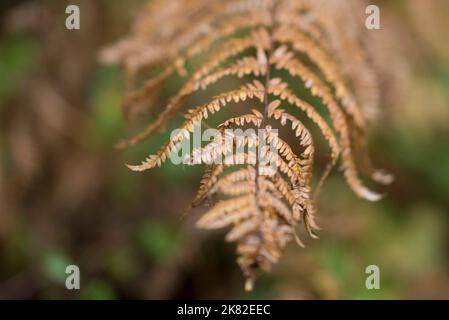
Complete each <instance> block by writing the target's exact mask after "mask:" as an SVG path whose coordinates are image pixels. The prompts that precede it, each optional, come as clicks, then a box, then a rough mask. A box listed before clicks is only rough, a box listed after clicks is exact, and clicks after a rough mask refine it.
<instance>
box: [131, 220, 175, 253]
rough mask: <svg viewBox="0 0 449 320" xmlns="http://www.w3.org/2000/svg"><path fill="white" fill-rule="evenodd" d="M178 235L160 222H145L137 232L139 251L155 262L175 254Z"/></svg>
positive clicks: (171, 228) (170, 227)
mask: <svg viewBox="0 0 449 320" xmlns="http://www.w3.org/2000/svg"><path fill="white" fill-rule="evenodd" d="M178 238H179V234H178V232H177V231H176V229H174V228H173V227H172V226H170V225H168V224H164V223H162V222H156V221H151V222H150V221H148V222H145V223H144V224H143V225H142V226H141V227H140V228H139V230H138V231H137V243H138V246H139V247H140V248H141V250H142V251H143V252H144V253H145V254H146V255H147V256H148V257H150V258H153V259H155V260H157V261H161V260H164V259H165V258H166V257H168V256H171V255H173V254H174V253H175V251H176V249H177V248H178V243H179V241H178V240H179V239H178Z"/></svg>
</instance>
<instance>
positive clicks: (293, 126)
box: [102, 0, 391, 290]
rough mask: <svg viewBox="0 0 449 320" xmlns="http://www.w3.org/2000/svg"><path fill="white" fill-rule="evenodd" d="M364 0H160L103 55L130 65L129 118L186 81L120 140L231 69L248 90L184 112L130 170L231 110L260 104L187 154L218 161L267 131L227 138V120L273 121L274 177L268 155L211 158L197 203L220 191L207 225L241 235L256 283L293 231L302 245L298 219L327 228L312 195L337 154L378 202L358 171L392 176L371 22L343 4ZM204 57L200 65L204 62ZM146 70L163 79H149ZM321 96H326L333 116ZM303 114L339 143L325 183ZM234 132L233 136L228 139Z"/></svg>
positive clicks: (169, 113) (157, 124)
mask: <svg viewBox="0 0 449 320" xmlns="http://www.w3.org/2000/svg"><path fill="white" fill-rule="evenodd" d="M356 2H357V1H342V0H336V1H317V0H313V1H311V0H229V1H221V0H208V1H204V0H182V1H181V0H180V1H162V0H159V1H151V2H150V4H149V5H148V7H147V8H146V10H144V12H142V13H141V15H140V17H139V18H138V19H137V20H136V23H135V25H134V29H133V32H132V34H131V35H130V36H129V37H127V38H126V39H124V40H122V41H121V42H119V43H118V44H117V45H115V46H112V47H111V48H108V49H106V50H105V51H104V52H103V55H102V57H103V59H104V60H105V61H107V62H112V63H120V64H121V65H122V66H123V67H124V70H125V71H126V73H127V76H128V90H127V95H126V97H125V101H124V112H125V114H126V115H127V116H130V117H133V116H135V115H137V114H139V113H141V112H142V108H143V107H142V106H145V107H150V106H152V105H155V101H157V95H158V94H159V93H160V91H161V88H163V87H164V84H165V83H166V81H167V80H168V79H170V78H172V77H174V76H176V75H179V76H181V77H183V78H185V81H184V84H183V85H182V87H181V88H180V89H179V91H178V92H177V93H176V94H175V95H174V96H173V97H172V98H170V99H169V101H168V103H167V105H166V106H165V107H164V108H163V109H162V110H161V111H160V112H159V113H158V114H157V117H156V119H154V120H153V121H151V122H150V123H149V125H148V126H147V127H146V128H145V129H144V130H143V131H142V132H141V133H139V134H137V135H135V136H133V137H130V138H128V139H125V140H123V141H121V142H120V143H119V147H120V148H124V147H129V146H131V145H134V144H136V143H138V142H140V141H142V140H144V139H147V138H149V137H150V136H152V135H153V134H155V133H156V132H159V131H161V130H163V129H164V127H165V126H166V124H167V123H168V122H169V121H170V120H171V119H172V118H174V117H175V116H176V115H177V114H178V113H179V112H180V111H181V110H183V109H185V107H186V102H187V101H188V99H189V98H190V97H191V96H193V95H194V94H195V93H196V92H199V91H204V92H205V91H206V90H208V89H209V87H210V86H211V85H213V84H215V83H217V82H219V81H221V80H223V79H227V78H230V77H234V78H237V79H240V81H241V82H242V84H241V85H240V87H239V88H235V89H233V90H230V91H226V92H222V93H220V94H218V95H215V96H213V97H212V98H210V100H209V101H208V102H205V103H203V104H201V105H199V106H196V107H193V108H191V109H189V110H187V111H186V112H184V114H185V118H186V119H185V121H184V122H183V123H182V125H181V126H180V128H179V129H181V130H180V131H179V132H178V133H177V134H176V135H175V136H174V137H172V139H170V140H169V141H168V142H167V143H166V144H165V145H164V146H163V147H162V148H161V149H160V150H159V151H158V152H157V153H156V154H154V155H151V156H149V157H148V158H147V159H146V160H145V161H143V162H142V164H140V165H133V166H129V168H130V169H132V170H134V171H143V170H147V169H151V168H154V167H157V166H161V164H162V163H164V162H165V161H166V160H167V159H168V158H169V156H170V154H171V153H172V152H175V151H177V149H178V148H179V146H180V145H181V143H182V142H183V141H185V140H188V139H190V135H191V134H192V133H193V131H194V126H195V124H196V123H201V120H203V119H206V118H208V117H212V115H213V114H215V113H218V112H222V110H223V108H224V107H228V106H229V107H230V106H231V105H234V106H235V105H241V106H242V107H241V108H245V109H246V107H245V106H246V104H248V103H251V104H252V105H253V106H254V107H253V109H252V111H251V113H240V115H238V116H236V117H233V118H228V119H227V120H226V121H224V122H223V123H221V124H220V125H219V126H218V127H217V128H218V129H219V130H220V131H221V132H223V133H224V135H222V136H221V138H219V139H215V140H213V141H211V142H209V143H208V144H207V145H205V146H202V147H201V148H198V149H195V150H193V151H192V152H191V153H190V154H189V155H188V156H187V158H186V159H185V160H186V161H185V163H187V164H191V165H194V164H197V163H198V162H200V161H198V160H202V162H206V163H211V160H213V159H215V158H216V157H218V156H223V155H226V154H227V153H229V152H230V151H232V150H233V149H234V148H235V147H239V146H240V147H241V146H257V145H259V144H260V141H259V140H258V138H257V137H251V136H249V137H245V138H244V139H243V140H241V141H238V140H237V139H234V138H235V137H232V136H231V137H229V136H226V135H227V134H226V133H225V131H226V130H225V129H229V128H244V127H245V128H248V127H251V128H254V129H256V130H257V129H266V132H267V134H266V136H265V137H264V139H265V140H266V142H270V143H272V144H273V145H274V146H275V147H276V151H277V152H276V153H273V152H271V151H270V150H266V149H265V150H262V154H263V155H264V156H266V157H268V158H269V159H270V160H271V161H273V162H274V163H276V165H277V172H276V173H275V174H271V175H264V174H263V172H262V171H263V170H264V169H263V168H262V167H261V166H260V159H259V157H260V155H258V154H254V153H250V152H245V153H243V154H240V155H234V156H232V157H234V158H233V159H232V157H231V160H232V161H229V162H228V163H220V164H214V163H212V164H210V165H208V167H207V169H206V171H205V173H204V176H203V178H202V179H201V182H200V187H199V189H198V193H197V195H196V197H195V198H194V200H193V202H192V204H191V207H196V206H199V205H200V204H202V203H203V202H204V200H206V199H214V197H216V196H217V195H220V196H221V198H220V196H219V199H221V200H218V201H217V202H216V203H215V204H214V205H213V206H212V208H210V209H209V210H208V211H207V212H206V213H205V214H204V215H203V216H202V217H201V218H200V219H199V221H198V223H197V226H198V227H200V228H204V229H217V228H223V227H230V231H229V233H228V234H227V236H226V240H227V241H236V242H237V243H238V244H237V252H238V254H239V259H238V263H239V265H240V266H241V268H242V270H243V273H244V275H245V277H246V279H247V282H246V286H245V287H246V289H248V290H251V289H252V288H253V285H254V281H255V279H256V278H257V275H258V274H259V271H260V270H265V271H267V270H270V269H271V267H272V265H273V264H275V263H277V262H278V261H279V258H280V256H281V251H282V248H283V247H284V246H285V245H286V243H287V242H288V241H289V240H291V239H296V240H297V242H298V243H299V244H300V245H302V242H301V241H300V239H299V237H298V236H297V233H296V227H297V225H298V224H300V223H303V225H304V227H305V229H306V230H307V233H308V234H309V235H310V236H311V237H313V238H316V237H317V236H316V230H318V226H317V224H316V221H315V211H316V209H315V204H314V199H315V198H316V196H317V195H318V193H319V190H320V189H321V186H322V184H323V182H324V180H325V179H326V177H327V176H328V175H329V173H330V172H331V170H332V168H333V167H334V166H335V165H336V164H337V162H338V161H339V160H340V165H341V169H342V171H343V173H344V177H345V179H346V181H347V183H348V185H349V187H350V188H351V189H352V190H353V191H354V193H355V194H356V195H358V196H359V197H361V198H364V199H367V200H370V201H376V200H379V199H380V198H381V195H380V194H379V193H377V192H374V191H372V190H370V189H369V188H368V187H366V186H365V184H364V183H363V182H362V179H361V177H360V173H359V170H361V171H362V172H363V173H364V174H366V175H367V176H368V177H370V178H372V179H373V180H374V181H377V182H380V183H384V184H386V183H389V182H391V177H390V176H389V175H386V174H384V173H383V172H382V171H379V170H376V169H374V168H373V166H372V164H371V162H370V160H369V157H368V153H367V148H366V143H365V128H366V126H367V125H368V124H369V122H370V121H371V120H372V119H373V116H374V115H375V114H376V112H377V111H376V110H377V101H378V100H379V99H378V96H379V92H378V85H377V83H376V75H375V73H374V72H373V70H372V68H371V67H370V64H369V61H368V59H367V58H366V53H365V52H364V48H363V46H361V45H360V41H359V40H360V37H362V36H363V30H361V29H362V28H363V26H362V25H361V26H359V27H357V26H356V25H355V24H354V21H353V20H351V19H349V18H348V13H345V12H346V11H345V10H348V6H351V5H352V6H354V5H356V4H355V3H356ZM359 2H360V1H359ZM348 3H349V4H348ZM351 21H352V22H351ZM345 24H349V26H347V27H345ZM348 28H351V32H348ZM198 57H199V58H200V60H201V62H200V63H196V64H194V62H193V61H194V60H195V59H197V58H198ZM190 64H193V65H194V66H193V71H192V72H187V70H186V66H187V65H189V66H190ZM161 66H162V67H161ZM146 72H152V74H153V76H151V77H149V78H148V79H146V80H144V81H141V79H142V77H143V76H142V75H144V74H145V73H146ZM275 73H276V76H273V75H274V74H275ZM299 92H307V94H299ZM311 98H313V99H311ZM307 100H309V101H307ZM311 100H313V101H317V100H319V101H320V103H321V105H322V106H324V109H325V113H326V114H323V112H320V111H318V110H319V108H317V107H316V106H314V102H312V101H311ZM315 103H316V102H315ZM297 114H301V116H298V115H297ZM305 120H306V121H305ZM305 123H311V124H312V123H313V124H314V125H315V126H316V128H317V129H318V130H319V131H320V132H321V135H322V138H323V140H324V141H326V142H327V145H328V147H329V149H330V156H329V163H328V164H327V166H326V168H325V169H324V172H323V173H322V174H321V177H320V178H319V179H317V181H316V183H314V182H313V179H312V174H313V167H314V155H315V151H316V147H315V143H314V137H313V136H312V132H311V131H310V130H309V128H307V126H306V124H305ZM276 127H277V128H281V127H285V128H289V129H290V130H291V131H292V133H293V134H294V136H295V137H296V143H295V145H289V143H287V142H286V141H284V140H282V139H281V138H279V137H277V136H274V135H272V134H271V132H272V129H273V128H276ZM228 135H229V134H228ZM225 137H226V138H230V139H232V140H231V141H234V142H233V144H231V145H230V144H226V143H225V141H224V139H225ZM315 138H316V137H315ZM294 150H300V151H297V152H295V151H294ZM237 157H238V159H237ZM236 164H239V165H236Z"/></svg>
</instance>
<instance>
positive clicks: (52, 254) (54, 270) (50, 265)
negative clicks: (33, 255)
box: [42, 250, 72, 283]
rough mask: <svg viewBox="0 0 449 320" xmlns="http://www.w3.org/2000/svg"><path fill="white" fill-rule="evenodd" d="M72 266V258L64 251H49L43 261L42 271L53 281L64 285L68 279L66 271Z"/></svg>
mask: <svg viewBox="0 0 449 320" xmlns="http://www.w3.org/2000/svg"><path fill="white" fill-rule="evenodd" d="M70 264H72V263H71V262H70V258H69V256H68V255H66V254H65V253H64V252H62V251H58V250H52V251H48V252H47V253H46V254H45V255H44V257H43V259H42V271H43V272H44V274H45V275H46V276H47V277H48V278H49V279H50V280H52V281H54V282H58V283H64V282H65V279H66V277H67V274H66V273H65V269H66V268H67V266H68V265H70Z"/></svg>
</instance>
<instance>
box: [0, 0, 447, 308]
mask: <svg viewBox="0 0 449 320" xmlns="http://www.w3.org/2000/svg"><path fill="white" fill-rule="evenodd" d="M144 2H145V1H140V0H134V1H123V0H107V1H106V0H94V1H92V0H84V1H82V0H77V1H61V0H47V1H45V0H42V1H14V0H11V1H10V0H2V1H1V4H0V298H20V299H24V298H25V299H29V298H36V299H55V298H63V299H76V298H83V299H116V298H139V299H141V298H150V299H151V298H158V299H165V298H203V299H205V298H225V299H226V298H251V299H252V298H256V299H258V298H263V299H272V298H273V299H282V298H284V299H317V298H319V299H340V298H343V299H405V298H424V299H427V298H437V299H447V298H449V42H448V41H447V31H448V30H449V3H448V1H445V0H430V1H422V0H409V1H407V0H403V1H375V2H374V3H376V4H379V5H380V7H381V24H382V30H380V31H373V32H379V33H380V34H382V33H383V34H385V33H389V32H393V30H394V33H395V38H394V39H395V40H394V47H395V48H400V51H398V52H396V53H397V57H396V60H394V61H391V60H390V61H386V63H385V65H383V66H382V67H384V68H397V69H398V70H397V72H396V74H397V76H398V78H401V79H400V80H401V90H399V91H396V92H399V93H396V94H397V95H400V97H399V96H398V97H393V99H389V101H390V102H391V103H390V104H387V105H384V106H382V107H383V110H384V112H385V114H384V115H383V117H382V118H381V121H379V123H376V124H374V126H373V128H372V129H371V131H370V148H371V154H372V158H373V160H374V162H375V163H376V164H377V165H378V166H379V167H382V168H385V169H388V171H390V172H392V173H394V175H395V177H396V180H395V182H394V183H393V184H392V185H391V186H389V187H387V188H385V190H384V191H385V193H386V194H387V196H386V197H385V199H383V200H382V201H380V202H377V203H368V202H366V201H363V200H360V199H358V198H357V197H356V196H355V195H354V194H353V193H352V192H351V191H350V189H349V188H348V187H347V186H346V184H345V183H344V181H343V178H342V175H341V174H337V173H335V172H334V174H333V175H332V176H331V177H330V179H329V180H328V182H327V184H326V185H325V187H324V190H323V193H322V195H321V197H320V199H319V203H318V208H319V211H318V222H319V224H320V226H321V227H322V231H321V232H320V234H319V235H320V239H319V240H311V239H306V238H305V237H304V239H306V244H307V247H306V248H305V249H301V248H299V247H298V246H297V245H295V244H294V243H291V244H290V245H289V246H288V247H287V250H286V251H285V253H284V256H283V258H282V259H281V262H280V263H279V264H278V265H277V266H276V267H275V268H274V270H273V272H271V273H269V274H265V275H264V276H263V277H262V278H261V279H260V281H259V282H258V284H257V286H256V288H255V290H254V292H251V293H245V292H244V290H243V278H242V275H241V272H240V269H239V268H238V266H237V265H236V264H235V253H234V250H233V249H234V248H233V246H234V245H233V244H228V243H224V241H223V232H204V231H199V230H196V229H195V228H194V222H195V220H196V219H197V217H198V212H196V211H195V212H193V213H192V214H191V215H189V216H188V217H187V218H186V219H184V220H181V213H182V211H183V209H185V207H186V206H187V205H188V204H189V201H190V200H191V199H192V197H193V195H194V193H195V190H196V188H197V185H198V183H199V179H200V174H201V169H202V168H200V167H198V168H184V167H183V166H174V165H171V164H167V165H165V166H163V167H162V168H160V169H156V170H153V171H150V172H147V173H144V174H136V173H133V172H131V171H130V170H128V169H127V168H126V167H125V166H124V163H127V162H132V163H135V162H136V161H138V160H140V159H143V158H144V157H145V156H146V155H147V154H148V153H149V152H148V150H154V148H156V147H158V146H159V145H161V144H162V143H163V141H164V140H165V139H166V138H167V136H166V135H160V136H157V137H155V138H154V139H151V141H149V142H147V143H143V144H141V145H139V146H136V147H133V148H130V149H129V150H127V151H125V152H121V151H117V150H115V149H114V148H113V146H114V144H115V143H116V142H117V141H118V140H119V139H120V138H122V137H125V136H129V133H130V127H132V126H130V125H127V124H126V121H124V120H123V117H122V115H121V108H120V105H121V101H122V98H123V92H124V83H123V82H124V79H123V74H122V72H121V71H120V69H119V68H118V67H111V66H105V65H102V64H100V63H99V62H98V55H99V52H100V51H101V49H102V48H104V47H105V46H106V45H109V44H111V43H113V42H115V41H116V40H117V39H119V38H120V37H122V36H123V35H125V34H126V33H127V32H128V31H129V28H130V23H131V21H132V18H133V17H134V16H135V13H136V12H137V11H138V10H139V8H141V6H142V5H143V4H144ZM68 4H79V5H80V8H81V30H78V31H69V30H67V29H66V28H65V18H66V15H65V7H66V6H67V5H68ZM362 14H363V13H362ZM390 27H391V28H390ZM393 27H394V28H393ZM161 28H163V26H161ZM371 50H378V49H376V48H375V47H373V48H371ZM380 50H385V48H381V49H380ZM395 80H396V79H395ZM398 81H399V80H398ZM172 85H173V86H174V87H175V86H177V83H173V84H172ZM169 87H170V86H169ZM174 90H176V89H173V88H172V89H171V88H167V95H168V94H170V93H173V92H174ZM394 98H398V99H394ZM399 98H400V99H399ZM395 101H396V102H397V103H394V102H395ZM143 123H144V122H143ZM69 264H76V265H78V266H79V267H80V269H81V289H80V290H73V291H69V290H67V289H66V288H65V285H64V283H65V279H66V274H65V268H66V266H67V265H69ZM371 264H375V265H378V266H379V267H380V270H381V289H380V290H367V289H366V288H365V279H366V276H367V275H366V274H365V268H366V266H368V265H371Z"/></svg>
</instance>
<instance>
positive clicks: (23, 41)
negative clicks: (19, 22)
mask: <svg viewBox="0 0 449 320" xmlns="http://www.w3.org/2000/svg"><path fill="white" fill-rule="evenodd" d="M38 48H39V46H38V45H37V41H36V39H33V38H30V37H25V36H16V37H13V38H11V39H6V40H5V41H3V42H2V43H1V44H0V84H1V85H0V106H1V105H2V103H3V102H4V101H5V100H6V99H8V98H9V97H11V95H12V94H13V93H14V89H15V88H16V87H17V84H18V82H19V81H20V79H21V78H22V77H23V75H24V74H25V73H26V72H27V71H28V70H30V68H31V67H32V66H33V64H34V62H35V61H36V60H37V59H36V57H37V54H38Z"/></svg>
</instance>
